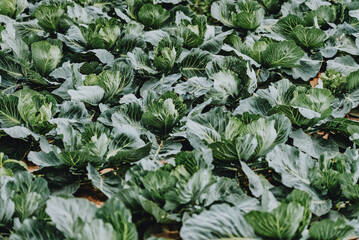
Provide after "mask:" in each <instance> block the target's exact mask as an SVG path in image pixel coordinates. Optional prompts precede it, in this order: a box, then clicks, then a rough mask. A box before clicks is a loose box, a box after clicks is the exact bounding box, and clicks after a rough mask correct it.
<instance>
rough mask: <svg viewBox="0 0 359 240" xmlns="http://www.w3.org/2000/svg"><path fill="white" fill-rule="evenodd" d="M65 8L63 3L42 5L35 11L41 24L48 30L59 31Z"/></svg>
mask: <svg viewBox="0 0 359 240" xmlns="http://www.w3.org/2000/svg"><path fill="white" fill-rule="evenodd" d="M64 14H65V10H64V9H63V8H62V6H61V5H55V4H52V5H45V4H43V5H41V6H39V7H38V8H36V11H35V13H34V15H35V17H36V19H37V20H38V23H39V25H40V26H41V27H42V28H43V29H44V30H45V31H48V32H53V31H59V30H60V28H61V22H62V20H63V17H64Z"/></svg>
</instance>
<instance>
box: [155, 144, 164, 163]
mask: <svg viewBox="0 0 359 240" xmlns="http://www.w3.org/2000/svg"><path fill="white" fill-rule="evenodd" d="M162 147H163V140H161V143H160V145H158V148H157V151H156V153H155V156H154V157H153V160H156V158H157V156H158V154H160V151H161V148H162Z"/></svg>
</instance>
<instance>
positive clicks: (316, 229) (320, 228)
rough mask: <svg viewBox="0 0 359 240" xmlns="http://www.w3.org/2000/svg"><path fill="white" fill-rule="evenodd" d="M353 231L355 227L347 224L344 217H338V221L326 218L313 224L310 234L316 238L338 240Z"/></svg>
mask: <svg viewBox="0 0 359 240" xmlns="http://www.w3.org/2000/svg"><path fill="white" fill-rule="evenodd" d="M352 231H353V227H351V226H349V225H347V224H346V223H345V222H344V220H342V219H338V220H337V221H336V222H334V221H332V220H330V219H324V220H321V221H318V222H314V223H313V224H312V225H311V227H310V229H309V236H310V239H314V240H324V239H327V240H337V239H344V238H345V237H347V236H348V235H349V234H350V233H352Z"/></svg>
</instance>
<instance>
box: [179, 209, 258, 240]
mask: <svg viewBox="0 0 359 240" xmlns="http://www.w3.org/2000/svg"><path fill="white" fill-rule="evenodd" d="M180 234H181V237H182V238H183V239H184V240H207V239H238V240H240V239H243V240H246V239H247V240H250V239H255V237H256V236H255V234H254V231H253V228H252V227H251V226H250V225H249V224H248V223H247V222H246V220H245V219H244V216H243V213H242V211H241V210H240V209H238V208H236V207H230V206H229V205H226V204H221V205H214V206H212V207H211V209H210V210H207V211H204V212H202V213H201V214H199V215H194V216H193V217H191V218H189V219H187V220H185V221H184V223H183V226H182V228H181V232H180Z"/></svg>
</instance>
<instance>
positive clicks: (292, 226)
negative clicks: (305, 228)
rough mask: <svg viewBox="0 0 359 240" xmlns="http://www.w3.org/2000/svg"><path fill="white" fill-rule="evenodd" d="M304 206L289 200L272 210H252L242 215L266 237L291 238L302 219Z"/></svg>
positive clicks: (281, 239)
mask: <svg viewBox="0 0 359 240" xmlns="http://www.w3.org/2000/svg"><path fill="white" fill-rule="evenodd" d="M303 213H304V207H302V206H301V205H300V204H298V203H295V202H291V203H289V204H285V203H282V204H281V205H280V206H279V207H278V208H276V209H274V210H273V212H271V213H268V212H260V211H252V212H249V213H247V214H246V215H245V216H244V217H245V219H246V220H247V222H249V224H250V225H252V227H253V228H254V231H255V232H256V233H257V234H258V235H260V236H263V237H265V238H268V239H280V240H285V239H292V238H293V237H294V235H295V233H296V231H297V229H298V228H299V224H300V223H301V221H302V219H303Z"/></svg>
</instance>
